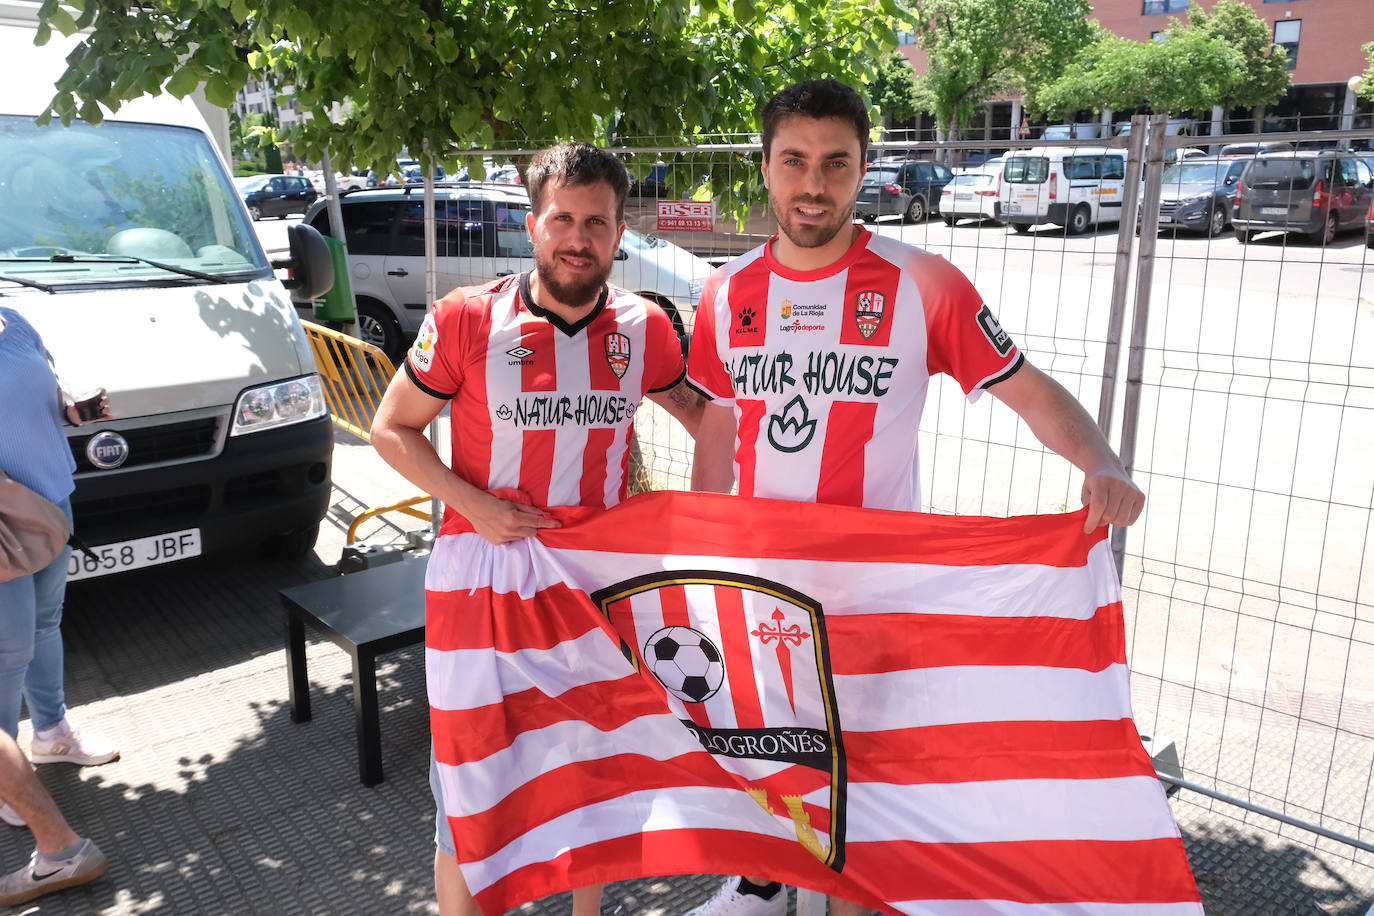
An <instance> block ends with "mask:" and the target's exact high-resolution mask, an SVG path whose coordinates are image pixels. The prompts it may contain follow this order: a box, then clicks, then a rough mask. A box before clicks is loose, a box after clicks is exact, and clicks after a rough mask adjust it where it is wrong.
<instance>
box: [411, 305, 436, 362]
mask: <svg viewBox="0 0 1374 916" xmlns="http://www.w3.org/2000/svg"><path fill="white" fill-rule="evenodd" d="M438 342H439V329H438V327H436V326H435V324H434V315H433V314H429V315H426V316H425V321H424V323H423V324H421V325H420V332H419V333H418V334H416V335H415V343H414V344H413V345H412V346H411V348H410V361H411V362H413V363H414V364H415V367H416V368H417V369H420V370H421V371H423V372H428V371H429V367H430V365H431V363H433V361H434V345H435V344H436V343H438Z"/></svg>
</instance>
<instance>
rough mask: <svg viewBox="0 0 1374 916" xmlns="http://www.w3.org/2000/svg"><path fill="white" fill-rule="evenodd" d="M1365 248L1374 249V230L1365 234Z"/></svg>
mask: <svg viewBox="0 0 1374 916" xmlns="http://www.w3.org/2000/svg"><path fill="white" fill-rule="evenodd" d="M1364 247H1366V248H1374V229H1371V230H1367V231H1366V232H1365V234H1364Z"/></svg>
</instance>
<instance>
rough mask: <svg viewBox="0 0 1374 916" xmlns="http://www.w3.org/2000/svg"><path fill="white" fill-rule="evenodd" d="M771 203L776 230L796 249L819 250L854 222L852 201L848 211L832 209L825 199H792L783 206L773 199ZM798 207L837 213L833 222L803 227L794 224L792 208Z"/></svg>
mask: <svg viewBox="0 0 1374 916" xmlns="http://www.w3.org/2000/svg"><path fill="white" fill-rule="evenodd" d="M771 203H772V206H773V215H774V216H776V217H777V219H778V228H779V229H781V230H782V234H783V235H785V236H787V238H788V240H789V241H791V242H792V244H793V245H796V246H797V247H798V248H820V247H822V246H824V245H826V244H827V243H829V242H830V240H831V239H833V238H834V237H835V236H837V235H839V233H840V230H841V229H844V228H845V227H846V226H849V225H852V224H853V222H854V219H853V214H854V202H853V201H850V202H849V208H848V209H845V208H843V207H840V208H836V207H833V206H831V205H830V201H828V200H826V199H825V198H812V199H810V200H807V199H804V198H794V199H792V200H789V201H787V202H786V203H785V204H784V203H781V202H779V201H777V200H776V199H774V200H772V201H771ZM799 205H800V206H807V205H814V206H818V207H829V208H830V209H831V210H836V211H837V212H836V216H835V219H834V221H833V222H830V223H822V224H820V225H814V226H804V225H800V224H799V223H797V222H796V220H795V219H794V215H793V213H792V208H793V207H796V206H799Z"/></svg>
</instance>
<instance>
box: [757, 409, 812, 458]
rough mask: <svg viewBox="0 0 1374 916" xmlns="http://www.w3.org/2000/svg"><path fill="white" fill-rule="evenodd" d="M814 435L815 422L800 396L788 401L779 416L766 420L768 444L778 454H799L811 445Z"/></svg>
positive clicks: (775, 415)
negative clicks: (778, 452)
mask: <svg viewBox="0 0 1374 916" xmlns="http://www.w3.org/2000/svg"><path fill="white" fill-rule="evenodd" d="M814 435H816V421H815V420H813V419H811V414H810V413H809V412H808V411H807V409H806V401H804V400H802V396H801V395H797V396H796V397H794V398H793V399H792V400H790V401H788V402H787V406H786V407H784V408H783V411H782V414H781V415H779V414H773V415H772V416H770V417H769V418H768V442H769V444H770V445H772V446H773V448H775V449H777V450H778V451H780V452H799V451H801V450H802V449H804V448H806V447H807V446H808V445H810V444H811V437H812V436H814Z"/></svg>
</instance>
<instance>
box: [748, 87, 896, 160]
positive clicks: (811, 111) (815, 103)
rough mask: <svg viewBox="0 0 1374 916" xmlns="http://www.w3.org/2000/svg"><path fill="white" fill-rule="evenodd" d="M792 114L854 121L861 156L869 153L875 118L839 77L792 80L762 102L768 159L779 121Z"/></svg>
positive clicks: (764, 154) (862, 101)
mask: <svg viewBox="0 0 1374 916" xmlns="http://www.w3.org/2000/svg"><path fill="white" fill-rule="evenodd" d="M792 115H804V116H806V117H808V118H839V119H840V120H842V121H849V122H851V123H853V125H854V132H855V133H856V134H858V135H859V158H860V159H863V158H864V156H865V155H866V154H867V153H868V132H869V131H870V130H871V129H872V128H873V122H871V121H870V120H869V119H868V109H867V108H865V107H864V100H863V99H861V98H859V94H858V93H857V92H855V91H854V90H853V89H851V88H850V87H849V86H846V85H845V84H844V83H841V82H840V81H839V80H832V79H823V80H806V81H805V82H801V83H793V84H792V85H791V86H788V87H787V88H786V89H784V90H782V91H781V92H779V93H778V94H777V95H775V96H773V97H772V98H771V99H769V100H768V104H767V105H765V106H763V158H764V159H765V160H766V159H767V158H768V155H769V153H770V152H771V147H772V144H773V135H774V134H776V133H777V131H778V125H779V124H781V123H782V122H783V121H784V120H786V119H787V118H789V117H791V116H792Z"/></svg>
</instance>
